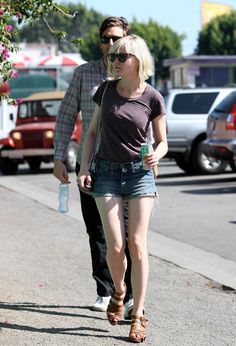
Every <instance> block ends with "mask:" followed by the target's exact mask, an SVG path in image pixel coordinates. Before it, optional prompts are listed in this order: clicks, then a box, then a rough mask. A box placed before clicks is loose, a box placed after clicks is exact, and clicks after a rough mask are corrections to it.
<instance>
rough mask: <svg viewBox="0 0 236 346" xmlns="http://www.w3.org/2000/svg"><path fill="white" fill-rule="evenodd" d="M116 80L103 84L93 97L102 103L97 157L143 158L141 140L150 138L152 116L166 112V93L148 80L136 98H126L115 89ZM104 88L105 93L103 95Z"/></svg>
mask: <svg viewBox="0 0 236 346" xmlns="http://www.w3.org/2000/svg"><path fill="white" fill-rule="evenodd" d="M117 82H118V81H117V80H114V81H109V82H108V83H109V84H108V86H107V88H105V86H106V84H107V82H104V83H102V84H101V85H100V87H99V88H98V90H97V91H96V93H95V94H94V96H93V101H94V102H95V103H97V104H98V105H99V106H101V100H102V98H103V101H102V107H101V133H100V145H99V149H98V153H97V155H96V157H97V158H99V159H103V160H107V161H111V162H119V163H122V162H123V163H124V162H132V161H137V160H140V159H141V155H140V151H141V143H147V142H150V140H149V138H150V132H151V126H150V123H151V121H152V119H154V118H155V117H158V116H160V115H164V114H165V113H166V111H165V104H164V100H163V97H162V96H161V94H160V93H159V91H157V90H156V89H154V88H153V87H152V86H151V85H149V84H147V86H146V88H145V90H144V92H143V94H142V95H141V96H139V97H137V98H126V97H123V96H121V95H119V94H118V92H117V91H116V85H117ZM104 89H105V93H104V95H103V92H104Z"/></svg>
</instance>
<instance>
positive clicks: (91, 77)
mask: <svg viewBox="0 0 236 346" xmlns="http://www.w3.org/2000/svg"><path fill="white" fill-rule="evenodd" d="M130 33H131V28H130V27H129V24H128V22H127V20H126V19H125V18H123V17H108V18H106V19H105V20H104V22H103V23H102V25H101V27H100V31H99V36H100V49H101V51H102V55H103V57H102V59H101V60H98V61H93V62H90V63H86V64H83V65H81V66H78V67H77V68H76V69H75V72H74V74H73V78H72V80H71V83H70V85H69V87H68V89H67V92H66V95H65V97H64V99H63V101H62V104H61V106H60V109H59V113H58V116H57V121H56V129H55V143H54V147H55V152H54V176H55V177H56V178H58V179H59V180H60V181H61V182H62V183H68V182H69V177H68V172H67V169H66V166H65V164H64V161H65V156H66V152H67V149H68V145H69V141H70V137H71V134H72V132H73V129H74V125H75V122H76V117H77V113H78V112H81V113H82V118H83V132H82V138H81V145H80V149H79V153H78V158H77V165H76V174H78V172H79V169H80V160H81V153H82V146H83V143H84V139H85V135H86V132H87V129H88V127H89V123H90V120H91V118H92V115H93V110H94V106H95V104H94V103H93V101H92V96H93V94H94V93H95V91H96V89H97V87H98V86H99V85H100V84H101V83H102V82H103V81H105V80H106V79H107V78H108V75H107V54H108V51H109V49H110V47H111V46H112V45H113V43H114V42H115V41H116V40H118V39H119V38H121V37H123V36H125V35H129V34H130ZM80 200H81V208H82V214H83V218H84V222H85V224H86V228H87V233H88V235H89V244H90V250H91V258H92V269H93V277H94V279H95V281H96V285H97V295H98V296H97V299H96V301H95V303H94V305H93V307H92V309H93V310H96V311H106V309H107V306H108V303H109V300H110V294H111V290H112V287H113V282H112V279H111V276H110V273H109V269H108V267H107V263H106V243H105V238H104V233H103V229H102V225H101V220H100V216H99V213H98V210H97V206H96V204H95V200H94V199H93V198H92V197H91V196H89V195H87V194H85V193H84V192H82V191H80ZM126 252H127V254H128V256H127V257H128V262H129V263H128V268H127V273H126V285H127V294H126V298H125V313H124V318H126V319H128V318H129V317H131V316H129V315H131V311H132V307H133V299H132V292H131V291H132V289H131V283H130V266H131V263H130V257H129V253H128V248H127V251H126Z"/></svg>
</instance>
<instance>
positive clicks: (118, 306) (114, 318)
mask: <svg viewBox="0 0 236 346" xmlns="http://www.w3.org/2000/svg"><path fill="white" fill-rule="evenodd" d="M125 294H126V286H125V290H124V292H123V293H121V294H119V293H117V292H115V290H114V291H113V293H112V296H111V299H110V302H109V305H108V307H107V318H108V321H109V322H110V324H112V325H113V326H115V325H116V324H117V323H119V322H120V321H121V319H122V315H123V309H124V304H123V301H124V298H125Z"/></svg>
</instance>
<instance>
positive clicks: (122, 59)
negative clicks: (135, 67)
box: [107, 53, 132, 62]
mask: <svg viewBox="0 0 236 346" xmlns="http://www.w3.org/2000/svg"><path fill="white" fill-rule="evenodd" d="M129 55H132V54H128V53H118V54H115V53H109V54H107V57H108V59H109V60H110V61H111V62H114V61H115V60H116V58H117V59H118V60H119V61H120V62H125V61H126V59H127V58H128V56H129Z"/></svg>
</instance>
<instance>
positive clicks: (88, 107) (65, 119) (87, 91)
mask: <svg viewBox="0 0 236 346" xmlns="http://www.w3.org/2000/svg"><path fill="white" fill-rule="evenodd" d="M107 78H108V76H107V72H106V69H105V65H104V63H103V60H97V61H93V62H90V63H86V64H83V65H80V66H78V67H77V68H76V69H75V71H74V74H73V77H72V80H71V82H70V85H69V87H68V89H67V91H66V94H65V97H64V99H63V101H62V103H61V106H60V108H59V112H58V115H57V120H56V127H55V137H54V158H55V159H58V160H61V161H65V157H66V153H67V149H68V146H69V143H70V138H71V135H72V133H73V130H74V126H75V122H76V118H77V114H78V112H80V111H81V115H82V118H83V131H82V138H81V142H80V147H79V152H78V157H77V162H78V163H80V161H81V154H82V147H83V143H84V140H85V135H86V132H87V130H88V127H89V123H90V121H91V118H92V115H93V111H94V108H95V103H94V102H93V101H92V96H93V94H94V93H95V91H96V90H97V88H98V86H99V85H100V84H101V83H102V82H103V81H105V80H106V79H107Z"/></svg>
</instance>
